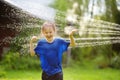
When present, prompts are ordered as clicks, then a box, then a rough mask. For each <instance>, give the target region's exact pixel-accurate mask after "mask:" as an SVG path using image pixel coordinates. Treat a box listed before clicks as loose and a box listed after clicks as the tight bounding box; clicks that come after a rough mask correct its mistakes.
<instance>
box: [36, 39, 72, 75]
mask: <svg viewBox="0 0 120 80" xmlns="http://www.w3.org/2000/svg"><path fill="white" fill-rule="evenodd" d="M69 44H70V42H68V41H65V40H63V39H61V38H55V39H54V41H53V42H52V43H48V42H47V41H46V39H41V40H39V42H38V44H37V46H36V48H35V49H34V50H35V53H36V54H37V55H39V57H40V61H41V67H42V69H43V71H45V72H46V73H47V74H48V75H53V74H56V73H58V72H61V71H62V66H61V65H62V64H61V62H62V54H63V52H65V51H67V48H68V46H69Z"/></svg>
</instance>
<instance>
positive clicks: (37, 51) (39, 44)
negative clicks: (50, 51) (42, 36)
mask: <svg viewBox="0 0 120 80" xmlns="http://www.w3.org/2000/svg"><path fill="white" fill-rule="evenodd" d="M41 44H42V43H41V41H39V42H38V43H37V46H36V47H35V49H34V51H35V54H36V55H40V54H41V53H42V48H41Z"/></svg>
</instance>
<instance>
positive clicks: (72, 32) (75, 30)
mask: <svg viewBox="0 0 120 80" xmlns="http://www.w3.org/2000/svg"><path fill="white" fill-rule="evenodd" d="M77 31H78V29H73V30H72V31H71V32H70V34H69V35H70V36H72V35H73V34H74V33H75V32H77Z"/></svg>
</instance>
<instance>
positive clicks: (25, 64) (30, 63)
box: [1, 52, 40, 70]
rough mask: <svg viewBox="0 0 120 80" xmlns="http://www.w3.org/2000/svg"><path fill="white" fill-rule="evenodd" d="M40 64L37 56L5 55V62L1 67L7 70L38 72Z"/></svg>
mask: <svg viewBox="0 0 120 80" xmlns="http://www.w3.org/2000/svg"><path fill="white" fill-rule="evenodd" d="M3 64H4V65H3ZM39 64H40V63H39V59H38V58H37V57H36V56H35V57H31V56H29V55H20V53H18V52H8V53H6V54H4V57H3V60H2V61H1V65H2V66H3V67H4V68H5V70H26V69H27V70H29V69H30V70H31V69H35V70H38V69H40V65H39Z"/></svg>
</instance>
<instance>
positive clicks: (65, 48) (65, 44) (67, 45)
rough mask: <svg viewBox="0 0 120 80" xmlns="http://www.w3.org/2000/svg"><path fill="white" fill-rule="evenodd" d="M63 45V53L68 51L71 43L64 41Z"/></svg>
mask: <svg viewBox="0 0 120 80" xmlns="http://www.w3.org/2000/svg"><path fill="white" fill-rule="evenodd" d="M61 45H62V49H63V52H64V51H67V49H68V47H69V45H70V41H66V40H62V43H61Z"/></svg>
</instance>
